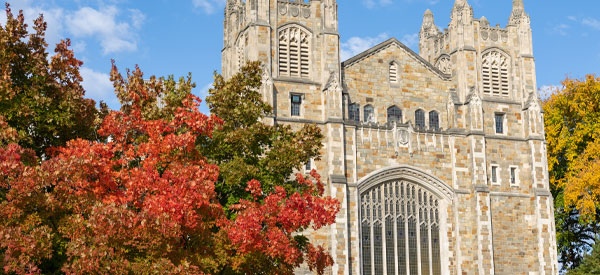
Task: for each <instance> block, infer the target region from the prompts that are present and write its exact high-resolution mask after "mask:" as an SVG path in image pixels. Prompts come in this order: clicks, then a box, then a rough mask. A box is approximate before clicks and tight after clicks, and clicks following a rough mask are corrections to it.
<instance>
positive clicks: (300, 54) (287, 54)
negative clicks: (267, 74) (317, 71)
mask: <svg viewBox="0 0 600 275" xmlns="http://www.w3.org/2000/svg"><path fill="white" fill-rule="evenodd" d="M309 73H310V33H309V32H308V31H306V30H304V29H303V28H301V27H299V26H291V27H287V28H285V29H282V30H280V31H279V74H280V75H282V76H292V77H302V78H307V77H309Z"/></svg>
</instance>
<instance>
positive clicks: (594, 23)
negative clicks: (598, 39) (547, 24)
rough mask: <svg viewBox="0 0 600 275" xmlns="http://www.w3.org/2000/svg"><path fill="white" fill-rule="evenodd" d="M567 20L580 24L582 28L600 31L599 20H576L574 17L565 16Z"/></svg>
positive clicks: (590, 18) (587, 18) (588, 18)
mask: <svg viewBox="0 0 600 275" xmlns="http://www.w3.org/2000/svg"><path fill="white" fill-rule="evenodd" d="M567 19H569V20H571V21H573V22H578V23H581V24H582V25H584V26H588V27H591V28H593V29H596V30H600V20H598V19H596V18H592V17H585V18H578V17H576V16H572V15H571V16H567ZM563 25H564V24H563Z"/></svg>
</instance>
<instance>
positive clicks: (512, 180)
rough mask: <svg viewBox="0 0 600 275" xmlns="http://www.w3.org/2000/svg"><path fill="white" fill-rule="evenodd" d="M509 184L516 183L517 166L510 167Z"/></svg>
mask: <svg viewBox="0 0 600 275" xmlns="http://www.w3.org/2000/svg"><path fill="white" fill-rule="evenodd" d="M510 184H511V185H516V184H517V168H516V167H511V168H510Z"/></svg>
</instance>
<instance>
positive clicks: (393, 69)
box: [390, 62, 398, 84]
mask: <svg viewBox="0 0 600 275" xmlns="http://www.w3.org/2000/svg"><path fill="white" fill-rule="evenodd" d="M390 83H394V84H395V83H398V64H397V63H396V62H392V63H390Z"/></svg>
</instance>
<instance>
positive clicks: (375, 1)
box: [362, 0, 393, 9]
mask: <svg viewBox="0 0 600 275" xmlns="http://www.w3.org/2000/svg"><path fill="white" fill-rule="evenodd" d="M362 2H363V5H365V7H367V8H368V9H372V8H375V7H385V6H388V5H391V4H393V0H362Z"/></svg>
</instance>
